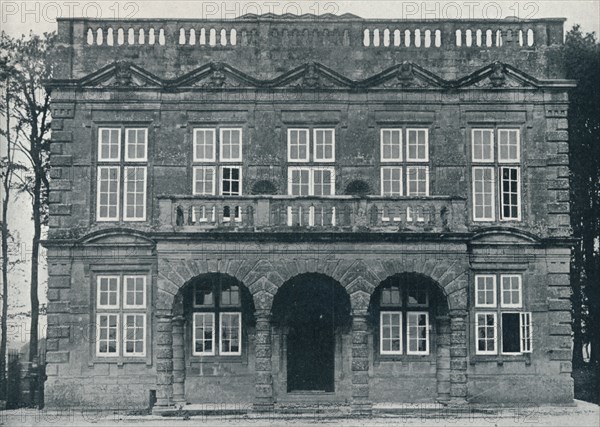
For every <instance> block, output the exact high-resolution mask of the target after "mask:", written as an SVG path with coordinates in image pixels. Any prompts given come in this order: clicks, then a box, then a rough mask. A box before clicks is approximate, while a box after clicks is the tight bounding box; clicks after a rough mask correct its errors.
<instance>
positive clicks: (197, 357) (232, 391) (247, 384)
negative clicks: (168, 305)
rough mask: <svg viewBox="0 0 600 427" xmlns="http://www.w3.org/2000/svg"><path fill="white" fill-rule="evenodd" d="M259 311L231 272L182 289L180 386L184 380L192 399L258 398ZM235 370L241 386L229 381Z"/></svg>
mask: <svg viewBox="0 0 600 427" xmlns="http://www.w3.org/2000/svg"><path fill="white" fill-rule="evenodd" d="M254 311H255V310H254V302H253V299H252V295H251V294H250V292H249V290H248V289H247V288H246V287H245V286H244V285H243V284H242V283H241V282H240V281H239V280H237V279H235V278H234V277H231V276H229V275H226V274H221V273H210V274H203V275H200V276H197V277H195V278H193V279H191V280H190V281H188V282H187V283H186V284H185V285H184V286H183V287H182V288H181V289H180V291H179V293H178V294H177V295H176V297H175V301H174V303H173V314H174V319H176V320H177V321H176V322H174V326H173V370H174V389H175V388H176V384H175V383H177V381H178V380H179V381H180V387H182V388H183V392H184V398H185V401H186V402H188V403H233V402H251V401H252V394H253V393H252V391H253V388H254V380H253V375H252V372H251V371H250V369H249V360H251V359H252V358H253V357H254V349H253V347H252V345H253V337H254V335H255V326H256V320H255V317H254ZM177 328H179V329H177ZM177 335H180V336H181V338H182V339H181V340H176V336H177ZM232 372H236V373H237V374H238V375H237V376H236V384H231V381H229V380H227V378H228V377H230V376H231V373H232Z"/></svg>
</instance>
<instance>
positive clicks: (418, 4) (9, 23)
mask: <svg viewBox="0 0 600 427" xmlns="http://www.w3.org/2000/svg"><path fill="white" fill-rule="evenodd" d="M0 4H1V9H0V10H1V15H2V17H1V21H0V24H1V26H2V29H3V30H4V31H6V32H7V33H9V34H11V35H13V36H14V35H19V34H27V33H29V31H30V30H33V31H35V32H40V33H41V32H45V31H52V30H54V29H56V19H55V18H56V16H62V17H88V18H107V19H114V18H219V17H225V18H233V17H235V16H238V15H241V14H244V13H269V12H272V13H276V14H281V13H295V14H299V13H317V14H323V13H334V14H342V13H353V14H356V15H359V16H362V17H364V18H392V19H395V18H398V19H401V18H410V19H422V18H426V19H444V18H505V17H508V16H516V17H519V18H530V19H533V18H546V17H565V18H567V23H566V28H567V29H568V28H571V27H572V26H573V25H574V24H581V26H582V27H583V30H584V31H586V32H591V31H595V32H596V33H597V34H598V33H600V0H563V1H555V0H538V1H529V0H494V1H487V0H458V1H447V0H440V1H432V0H414V1H405V0H397V1H389V0H388V1H375V0H372V1H365V0H353V1H328V0H326V1H316V0H294V1H275V0H255V1H222V0H221V1H218V0H217V1H159V0H145V1H136V0H131V1H130V0H126V1H116V0H95V1H86V0H57V1H53V0H47V1H33V0H25V1H23V0H0Z"/></svg>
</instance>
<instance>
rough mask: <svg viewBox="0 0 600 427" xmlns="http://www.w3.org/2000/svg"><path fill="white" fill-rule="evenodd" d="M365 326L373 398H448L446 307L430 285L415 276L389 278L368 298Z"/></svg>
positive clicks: (440, 294) (435, 286)
mask: <svg viewBox="0 0 600 427" xmlns="http://www.w3.org/2000/svg"><path fill="white" fill-rule="evenodd" d="M367 321H368V325H369V328H370V329H371V332H372V333H371V334H370V335H371V336H372V338H373V341H372V343H371V346H370V348H371V351H372V352H373V374H372V378H371V381H370V385H371V387H372V389H373V391H374V393H373V395H374V396H377V398H379V399H381V400H382V401H388V402H433V401H436V400H448V399H449V398H450V321H449V317H448V303H447V298H446V296H445V295H444V293H443V291H442V289H441V288H440V287H439V285H438V284H437V283H436V282H435V281H433V280H432V279H431V278H429V277H427V276H424V275H421V274H416V273H403V274H396V275H394V276H391V277H388V278H387V279H386V280H384V281H382V282H381V283H380V285H379V286H378V287H377V288H376V289H375V291H374V293H373V294H372V296H371V300H370V304H369V310H368V317H367ZM390 377H395V378H396V379H397V380H398V382H397V383H396V384H403V386H402V387H399V386H394V385H393V384H392V383H390V381H389V379H390Z"/></svg>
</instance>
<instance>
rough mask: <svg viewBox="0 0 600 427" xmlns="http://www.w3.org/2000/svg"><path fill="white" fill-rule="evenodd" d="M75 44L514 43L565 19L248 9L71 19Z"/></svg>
mask: <svg viewBox="0 0 600 427" xmlns="http://www.w3.org/2000/svg"><path fill="white" fill-rule="evenodd" d="M69 22H71V23H72V26H73V33H74V34H75V35H77V36H78V37H77V38H75V39H73V44H86V45H88V46H93V45H95V46H102V45H108V46H122V45H138V46H139V45H158V46H164V45H170V46H172V45H189V46H197V47H205V48H211V47H218V48H234V47H244V46H258V45H259V44H260V45H263V46H264V45H265V44H267V45H270V46H271V47H282V46H283V47H286V46H289V47H293V46H298V47H301V46H307V47H317V46H353V47H362V48H376V47H389V48H431V47H437V48H441V47H443V48H444V49H448V48H450V49H453V48H467V47H482V46H485V47H511V48H531V47H533V46H543V45H550V44H553V43H562V23H563V20H562V19H558V20H555V19H539V20H533V19H527V20H519V19H510V18H509V19H491V20H464V19H456V20H423V21H417V20H382V19H370V20H364V19H361V18H358V17H353V16H351V15H350V16H349V15H345V16H344V15H343V16H333V15H329V16H317V15H302V16H294V15H284V16H277V15H271V16H257V15H244V16H242V17H240V18H237V19H223V20H156V21H153V20H102V19H88V20H83V19H82V20H77V19H76V20H71V21H69Z"/></svg>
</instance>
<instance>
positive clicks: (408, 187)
mask: <svg viewBox="0 0 600 427" xmlns="http://www.w3.org/2000/svg"><path fill="white" fill-rule="evenodd" d="M411 169H413V170H424V171H425V194H412V193H411V191H410V184H411V182H410V181H409V179H410V178H409V177H410V172H409V171H410V170H411ZM417 186H418V181H417ZM417 193H418V192H417ZM406 196H407V197H429V166H416V165H413V164H409V165H406Z"/></svg>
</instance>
